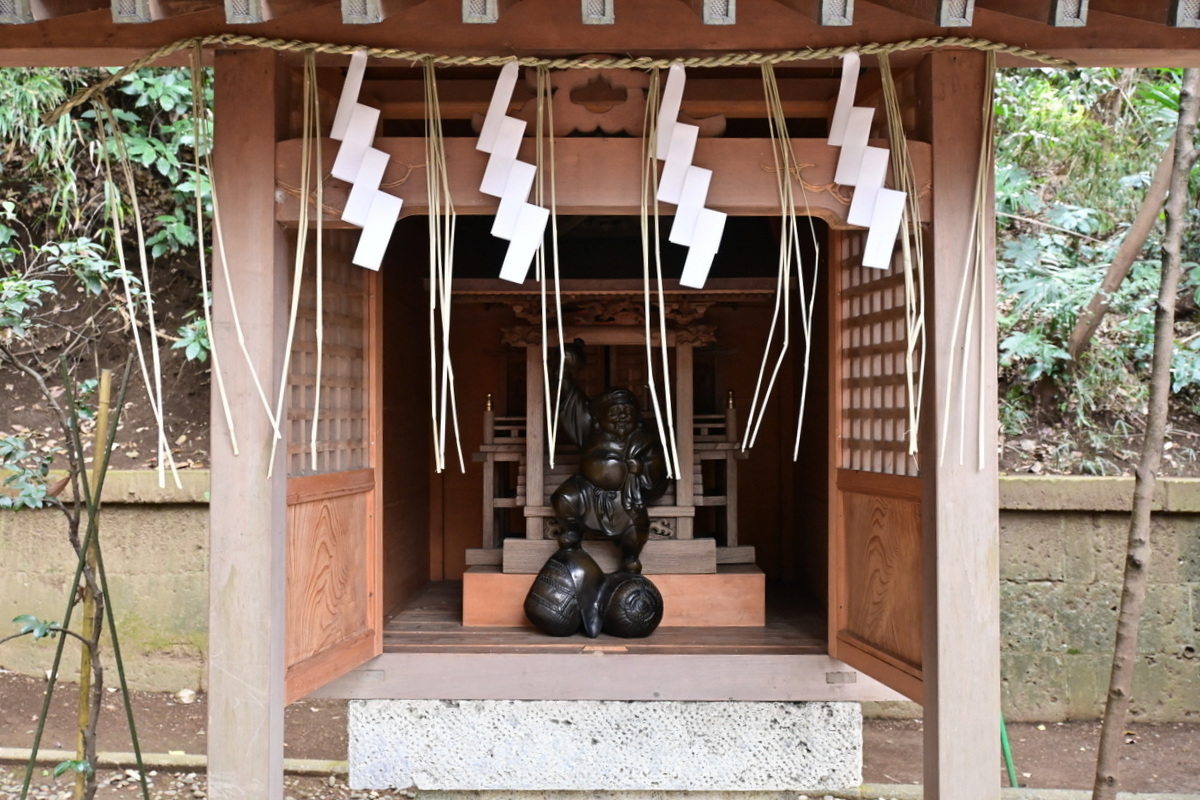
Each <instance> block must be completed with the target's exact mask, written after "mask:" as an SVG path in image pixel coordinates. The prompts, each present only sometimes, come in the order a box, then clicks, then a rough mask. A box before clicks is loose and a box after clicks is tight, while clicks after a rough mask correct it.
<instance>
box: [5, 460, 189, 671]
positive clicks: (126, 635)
mask: <svg viewBox="0 0 1200 800" xmlns="http://www.w3.org/2000/svg"><path fill="white" fill-rule="evenodd" d="M180 479H181V480H182V482H183V485H184V488H183V489H182V490H179V489H176V488H175V487H174V486H173V485H171V484H170V478H169V477H168V484H169V485H170V488H168V489H165V490H164V489H159V488H158V478H157V475H156V474H155V473H153V472H122V471H114V472H110V473H109V474H108V477H107V479H106V482H105V487H104V507H103V509H102V510H101V516H100V536H101V543H102V545H103V552H104V562H105V566H106V568H107V571H108V580H109V589H110V591H111V592H112V602H113V611H114V613H115V615H116V620H117V630H118V632H119V634H120V639H121V653H122V655H123V656H124V660H125V669H126V675H127V677H128V679H129V682H130V684H131V685H132V686H133V687H134V688H137V689H148V690H153V691H171V692H175V691H178V690H179V689H183V688H191V689H201V688H203V687H204V680H205V663H204V654H205V650H206V648H207V643H208V633H207V628H208V473H207V472H187V471H184V472H181V473H180ZM75 565H76V557H75V552H74V550H72V549H71V545H70V543H69V542H68V541H67V526H66V520H65V519H64V517H63V515H62V512H60V511H58V510H57V509H42V510H38V511H28V510H25V511H3V512H0V636H6V635H8V634H9V633H15V632H16V630H17V628H16V626H15V625H12V624H11V623H10V622H9V621H10V620H11V619H12V618H13V617H16V616H18V615H21V614H34V615H36V616H38V617H39V618H41V619H50V620H55V621H57V620H61V619H62V614H63V610H64V609H65V608H66V600H67V591H68V587H69V585H70V582H71V578H72V577H73V576H74V574H75ZM74 619H75V620H76V621H77V620H78V611H77V612H76V616H75V617H74ZM102 646H103V647H104V648H105V651H106V655H105V656H103V657H104V659H105V664H106V667H107V670H106V676H105V680H106V682H108V683H109V685H115V684H116V680H117V676H116V671H115V669H114V668H113V665H112V659H111V650H109V649H108V648H109V643H108V639H107V638H106V639H104V640H103V645H102ZM54 648H55V642H54V641H53V640H49V639H43V640H41V641H40V642H34V641H32V640H31V639H30V638H29V637H25V638H22V639H17V640H14V641H11V642H8V643H7V644H4V645H0V668H3V669H8V670H13V671H16V672H22V673H26V674H31V675H40V674H42V673H44V672H45V671H46V670H48V669H49V668H50V665H51V663H52V662H53V659H54ZM78 667H79V648H78V646H77V645H76V644H75V643H74V642H71V641H69V642H68V644H67V648H66V650H65V651H64V657H63V669H62V670H61V674H62V675H63V677H64V678H65V679H69V680H75V679H76V677H77V676H78V672H79V669H78Z"/></svg>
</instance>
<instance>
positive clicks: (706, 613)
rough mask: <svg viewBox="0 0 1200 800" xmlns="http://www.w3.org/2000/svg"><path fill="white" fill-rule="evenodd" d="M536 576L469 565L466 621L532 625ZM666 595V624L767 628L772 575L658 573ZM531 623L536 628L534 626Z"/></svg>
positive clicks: (753, 571)
mask: <svg viewBox="0 0 1200 800" xmlns="http://www.w3.org/2000/svg"><path fill="white" fill-rule="evenodd" d="M533 579H534V576H533V575H531V574H512V573H509V574H506V573H504V572H502V571H501V570H500V569H499V568H498V567H469V568H468V569H467V571H466V573H465V574H464V575H463V625H464V626H468V627H517V626H530V623H529V621H528V620H527V619H526V618H525V611H524V604H525V595H526V594H528V593H529V587H530V586H532V585H533ZM653 580H654V585H655V586H657V587H658V591H659V592H661V593H662V596H663V608H664V610H663V621H662V624H661V626H660V627H663V628H690V627H700V628H715V627H761V626H763V625H765V624H766V619H767V608H766V577H765V576H764V575H763V572H762V570H760V569H759V568H758V567H756V566H754V565H752V564H733V565H729V566H719V567H717V571H716V572H715V573H712V574H707V575H655V576H654V578H653ZM530 627H531V626H530Z"/></svg>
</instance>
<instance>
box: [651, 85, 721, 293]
mask: <svg viewBox="0 0 1200 800" xmlns="http://www.w3.org/2000/svg"><path fill="white" fill-rule="evenodd" d="M685 80H686V74H685V72H684V68H683V65H682V64H672V65H671V69H670V71H669V72H668V73H667V85H666V88H665V89H664V90H663V99H662V103H661V104H660V105H659V107H658V138H657V141H656V145H657V148H658V149H657V150H656V151H655V154H656V155H657V157H658V158H659V160H661V161H663V162H664V163H663V170H662V177H661V178H660V179H659V182H658V195H657V199H658V200H659V201H661V202H664V203H674V204H675V205H676V206H678V208H677V209H676V212H675V221H674V223H672V225H671V233H670V235H669V236H668V237H667V238H668V241H671V242H673V243H674V244H678V245H683V246H684V247H687V248H689V250H688V255H687V259H686V262H685V264H684V268H683V276H682V277H681V278H680V280H679V282H680V284H681V285H683V286H689V287H692V288H694V289H701V288H703V287H704V282H705V281H706V280H708V273H709V270H711V269H712V260H713V257H714V256H715V255H716V254H717V248H718V247H719V246H720V244H721V236H722V234H723V233H724V231H725V217H726V215H725V214H724V213H723V212H720V211H713V210H712V209H709V208H705V207H704V203H705V201H706V200H707V199H708V187H709V183H710V182H711V180H712V170H710V169H704V168H703V167H695V166H692V158H693V157H694V156H695V154H696V140H697V137H698V136H699V134H700V129H699V128H698V127H696V126H695V125H689V124H687V123H685V122H680V121H679V107H680V104H681V103H682V102H683V85H684V81H685Z"/></svg>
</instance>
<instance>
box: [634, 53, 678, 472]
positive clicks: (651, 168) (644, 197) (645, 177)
mask: <svg viewBox="0 0 1200 800" xmlns="http://www.w3.org/2000/svg"><path fill="white" fill-rule="evenodd" d="M659 81H660V76H659V73H658V70H657V69H654V70H651V72H650V85H649V87H648V88H647V90H646V116H645V125H644V126H643V127H644V130H645V133H646V135H645V137H644V138H643V139H642V187H641V207H640V211H641V216H640V218H639V221H640V223H641V234H642V310H643V316H644V320H643V322H644V327H645V342H646V383H647V384H648V386H649V389H650V404H651V406H652V407H653V410H654V424H655V426H656V427H657V428H658V440H659V441H660V442H663V443H664V447H663V456H664V460H665V461H666V462H667V477H668V478H674V477H676V475H677V474H678V464H677V463H676V462H675V460H674V455H675V452H674V448H673V446H667V445H666V444H665V443H666V442H667V429H666V427H665V426H664V425H663V412H662V404H661V403H659V400H658V382H657V381H656V380H655V377H654V344H653V336H652V335H651V322H650V317H651V313H650V204H651V202H653V203H654V219H655V223H656V225H655V227H656V228H657V221H658V165H657V163H656V162H657V160H658V153H657V148H658V144H657V143H658V113H657V112H658V96H659ZM656 250H657V246H656ZM654 257H655V262H656V263H655V266H656V268H657V267H658V261H659V254H658V253H657V252H655V254H654ZM660 271H661V270H660ZM664 371H665V370H664ZM672 444H673V442H672Z"/></svg>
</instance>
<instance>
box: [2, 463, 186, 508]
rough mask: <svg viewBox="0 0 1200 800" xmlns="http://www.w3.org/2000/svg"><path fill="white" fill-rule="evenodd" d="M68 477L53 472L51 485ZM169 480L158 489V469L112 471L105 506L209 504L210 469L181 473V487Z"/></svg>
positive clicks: (69, 492)
mask: <svg viewBox="0 0 1200 800" xmlns="http://www.w3.org/2000/svg"><path fill="white" fill-rule="evenodd" d="M65 474H66V473H65V472H64V471H62V470H51V472H50V482H51V483H53V482H54V481H56V480H58V479H59V478H61V477H62V476H63V475H65ZM166 477H167V480H166V484H167V485H166V487H165V488H159V485H158V471H157V470H150V469H110V470H109V471H108V474H107V475H105V476H104V498H103V500H104V503H105V504H106V505H107V504H111V503H144V504H151V503H161V504H164V505H165V504H172V503H176V504H180V503H182V504H190V505H195V504H200V505H208V487H209V471H208V470H206V469H190V470H189V469H183V470H179V482H180V484H182V488H180V487H177V486H176V485H175V481H174V479H173V478H172V477H171V474H170V473H167V476H166ZM0 483H2V481H0ZM72 494H73V493H72V490H71V488H70V487H69V486H68V487H67V490H66V491H65V492H63V498H64V499H69V498H70V497H71V496H72Z"/></svg>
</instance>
